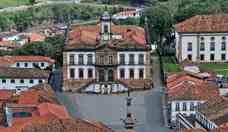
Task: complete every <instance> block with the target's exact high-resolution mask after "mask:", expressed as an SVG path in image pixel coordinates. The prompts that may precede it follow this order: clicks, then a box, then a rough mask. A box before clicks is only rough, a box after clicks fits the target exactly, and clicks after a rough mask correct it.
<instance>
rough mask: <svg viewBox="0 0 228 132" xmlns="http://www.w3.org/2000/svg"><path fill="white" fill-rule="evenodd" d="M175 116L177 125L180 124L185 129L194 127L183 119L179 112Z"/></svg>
mask: <svg viewBox="0 0 228 132" xmlns="http://www.w3.org/2000/svg"><path fill="white" fill-rule="evenodd" d="M176 116H177V126H180V124H181V125H182V126H184V127H185V128H187V129H192V128H194V126H193V125H192V124H191V123H190V122H189V121H188V120H187V119H185V117H184V116H183V115H182V114H180V113H179V114H177V115H176Z"/></svg>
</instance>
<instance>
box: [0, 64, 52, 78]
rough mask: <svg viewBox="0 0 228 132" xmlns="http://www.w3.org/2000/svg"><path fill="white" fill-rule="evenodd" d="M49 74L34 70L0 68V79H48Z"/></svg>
mask: <svg viewBox="0 0 228 132" xmlns="http://www.w3.org/2000/svg"><path fill="white" fill-rule="evenodd" d="M49 74H50V72H49V71H47V70H40V69H35V68H11V67H0V77H2V78H40V79H48V78H49Z"/></svg>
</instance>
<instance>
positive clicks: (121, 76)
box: [120, 69, 125, 78]
mask: <svg viewBox="0 0 228 132" xmlns="http://www.w3.org/2000/svg"><path fill="white" fill-rule="evenodd" d="M120 78H125V70H124V69H120Z"/></svg>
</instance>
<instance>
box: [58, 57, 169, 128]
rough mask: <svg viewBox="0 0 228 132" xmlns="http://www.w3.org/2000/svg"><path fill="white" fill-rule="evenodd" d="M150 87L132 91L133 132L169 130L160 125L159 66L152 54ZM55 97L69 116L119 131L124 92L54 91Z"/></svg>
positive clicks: (161, 119)
mask: <svg viewBox="0 0 228 132" xmlns="http://www.w3.org/2000/svg"><path fill="white" fill-rule="evenodd" d="M153 62H154V65H153V67H154V86H155V88H153V89H151V90H148V91H142V92H132V93H131V96H132V97H133V105H132V109H131V110H132V112H133V115H134V118H136V120H137V124H136V128H135V131H136V132H169V131H170V130H169V129H168V128H166V127H164V121H163V116H162V103H161V97H162V94H163V89H162V87H161V82H160V79H159V78H160V73H159V71H160V66H159V63H158V58H157V57H153ZM57 96H58V98H59V100H60V101H61V102H62V103H63V104H64V105H65V106H66V108H67V110H68V111H69V113H70V114H71V115H72V116H73V117H81V118H84V119H90V120H98V121H102V122H104V123H105V124H107V125H109V126H110V127H112V128H113V129H114V130H115V131H117V132H122V129H123V125H122V122H121V120H120V119H121V118H124V117H125V114H126V105H125V104H126V97H127V95H126V94H120V95H112V96H110V95H88V94H76V93H74V94H72V93H57Z"/></svg>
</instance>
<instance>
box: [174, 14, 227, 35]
mask: <svg viewBox="0 0 228 132" xmlns="http://www.w3.org/2000/svg"><path fill="white" fill-rule="evenodd" d="M176 32H180V33H181V32H186V33H188V32H190V33H198V32H201V33H210V32H217V33H220V32H228V14H221V15H197V16H194V17H191V18H189V19H187V20H185V21H183V22H181V23H178V24H177V25H176Z"/></svg>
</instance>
